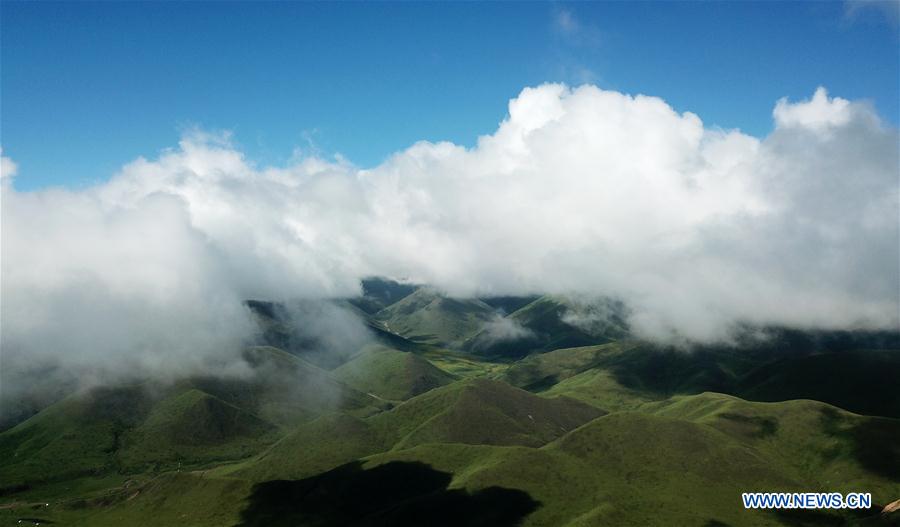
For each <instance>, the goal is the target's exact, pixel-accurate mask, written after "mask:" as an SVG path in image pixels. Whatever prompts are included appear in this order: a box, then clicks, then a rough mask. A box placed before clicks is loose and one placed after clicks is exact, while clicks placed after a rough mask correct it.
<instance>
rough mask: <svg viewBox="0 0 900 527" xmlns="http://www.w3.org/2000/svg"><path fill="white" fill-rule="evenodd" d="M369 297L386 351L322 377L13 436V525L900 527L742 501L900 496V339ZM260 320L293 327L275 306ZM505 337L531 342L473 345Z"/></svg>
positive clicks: (211, 383) (104, 391)
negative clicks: (634, 335) (677, 339)
mask: <svg viewBox="0 0 900 527" xmlns="http://www.w3.org/2000/svg"><path fill="white" fill-rule="evenodd" d="M367 287H368V289H366V295H365V296H366V298H367V300H366V301H365V302H362V303H360V302H356V301H354V302H353V304H354V306H355V307H353V308H352V309H353V310H355V311H354V312H355V313H356V315H358V316H359V317H360V319H361V320H362V323H364V324H368V327H369V328H370V329H371V332H372V334H373V337H374V338H373V342H378V343H379V344H375V343H372V344H370V345H367V346H365V347H363V349H362V350H359V349H358V348H359V346H357V348H356V349H353V350H342V351H341V353H340V357H339V358H338V359H336V360H335V361H334V365H330V366H328V367H327V368H323V367H321V366H320V365H316V364H313V363H311V362H310V361H308V360H305V359H304V358H302V355H301V356H299V357H298V356H297V355H295V354H292V353H289V352H286V351H283V350H281V349H277V348H274V347H267V346H259V347H253V348H250V349H248V350H247V351H246V353H245V354H244V355H243V357H242V359H243V362H244V364H243V365H241V368H237V369H236V370H237V371H239V372H240V373H239V374H234V375H224V376H223V375H205V376H191V377H184V378H181V379H177V380H173V381H171V382H166V383H161V382H150V381H148V382H145V383H142V384H134V385H123V386H107V387H98V388H94V389H92V390H86V391H82V392H79V393H76V394H74V395H71V396H69V397H66V398H64V399H62V400H60V401H58V402H56V403H55V404H53V405H51V406H49V407H47V408H45V409H43V410H42V411H41V412H39V413H37V414H36V415H34V416H33V417H31V418H30V419H28V420H26V421H24V422H22V423H20V424H18V425H17V426H15V427H13V428H11V429H9V430H6V431H5V432H2V433H0V525H6V524H16V525H18V524H19V523H18V521H19V520H23V523H24V522H29V521H30V522H31V523H34V522H35V521H40V522H41V523H49V522H55V523H56V524H59V525H90V526H100V527H103V526H106V525H115V526H117V527H121V526H123V525H141V526H153V525H161V526H169V525H191V526H210V527H212V526H223V525H227V526H247V527H249V526H262V525H265V526H267V527H269V526H277V525H318V526H343V525H369V526H388V525H390V526H395V525H401V526H402V525H415V526H418V525H484V526H492V527H493V526H501V527H503V526H510V527H511V526H513V525H524V526H547V527H550V526H552V527H558V526H568V527H580V526H593V525H615V526H620V525H621V526H632V525H633V526H655V525H659V526H663V525H665V526H669V525H697V526H701V527H716V526H718V527H721V526H724V525H727V526H731V527H740V526H747V527H753V526H757V525H775V526H778V525H783V526H797V525H804V526H805V525H809V526H813V525H882V524H886V523H889V522H895V523H896V522H900V519H898V517H900V513H896V514H894V515H893V516H891V517H887V516H885V517H883V518H882V517H879V516H878V514H877V512H878V511H877V510H874V509H873V510H869V511H860V512H857V513H855V514H854V513H851V512H845V511H792V512H790V513H781V514H778V513H774V512H766V511H747V510H744V509H743V507H742V506H741V502H740V493H741V492H746V491H778V490H789V491H791V490H797V491H840V492H848V491H862V492H871V493H872V494H873V497H874V499H875V502H876V503H877V504H879V505H884V504H886V503H888V502H891V501H893V500H895V499H897V498H900V441H898V438H900V420H898V419H896V418H893V416H898V415H900V391H898V390H896V389H895V388H894V385H895V384H896V382H895V379H894V377H896V371H897V366H898V365H900V352H898V351H893V350H891V349H888V348H887V347H889V346H894V345H896V341H895V340H892V338H883V337H884V336H883V335H863V336H859V335H843V334H826V333H821V334H813V335H808V334H800V333H796V332H789V331H785V332H782V333H778V332H776V334H775V336H773V337H771V338H769V339H767V340H759V339H756V338H755V337H754V338H750V337H747V339H744V340H742V339H740V338H739V339H737V342H736V343H735V344H734V345H730V346H705V347H693V348H691V349H682V348H671V347H661V346H655V345H651V344H649V343H646V342H640V341H636V340H623V339H622V337H623V335H624V334H625V333H624V329H623V327H624V326H623V325H622V324H620V323H619V322H620V321H619V320H617V318H616V317H617V316H618V314H619V311H618V307H620V306H616V305H614V304H608V305H603V304H593V305H592V304H589V303H585V302H575V301H571V300H567V299H562V298H558V297H541V298H537V299H525V300H523V299H515V298H501V299H489V302H482V301H480V300H458V299H448V298H445V297H443V296H442V295H440V294H438V293H436V292H435V291H434V290H431V289H428V288H416V287H413V286H403V285H402V284H396V283H387V285H385V284H381V283H374V282H373V284H369V286H367ZM523 304H525V305H523ZM376 308H378V311H377V313H376V315H375V316H372V315H370V313H371V312H373V311H374V310H375V309H376ZM253 309H254V310H255V311H256V312H258V314H259V315H260V317H262V319H263V320H264V321H265V320H268V321H269V322H272V323H273V324H278V323H281V322H278V321H277V320H276V319H277V313H275V311H274V310H277V304H268V303H257V304H255V305H254V307H253ZM510 310H514V312H513V313H512V314H510V315H508V316H507V317H506V318H502V319H498V316H500V315H499V313H501V312H502V311H506V312H509V311H510ZM267 313H268V314H267ZM497 320H502V321H504V322H503V324H506V325H504V326H502V327H501V326H497V327H493V328H492V327H491V324H495V325H496V322H497ZM273 321H274V322H273ZM509 324H512V325H511V326H510V325H509ZM498 328H499V329H500V330H504V331H509V330H510V328H512V330H514V331H512V332H511V333H509V334H513V335H520V336H521V335H528V338H530V339H531V341H528V342H530V344H529V343H528V342H526V341H527V339H525V340H522V339H519V340H515V339H513V340H511V341H507V342H506V344H509V345H510V347H509V348H496V347H493V348H478V346H475V347H474V348H472V347H470V348H469V349H473V350H474V349H475V348H478V349H477V351H478V352H477V353H470V352H466V351H465V349H462V348H465V347H466V346H471V345H472V343H475V342H476V341H478V339H479V338H483V337H484V336H485V332H486V331H496V330H498ZM269 329H272V328H271V327H270V328H269ZM281 330H284V331H293V329H292V328H281V329H278V328H277V327H276V328H275V329H274V330H273V331H274V333H273V334H277V333H278V332H279V331H281ZM495 336H496V335H495ZM501 340H502V339H501ZM463 343H466V344H463ZM879 343H881V344H879ZM494 344H496V342H495V343H494ZM576 344H578V345H576ZM580 344H589V345H580ZM864 344H872V346H871V347H872V348H877V349H868V348H869V347H868V346H864ZM876 344H877V345H876ZM492 345H493V344H492ZM879 346H881V347H880V348H879ZM523 355H524V356H523ZM348 358H349V360H347V359H348ZM323 364H324V363H323ZM332 366H333V368H332ZM728 394H730V395H728ZM739 397H743V398H739ZM748 399H750V400H748ZM812 399H816V400H812ZM754 401H756V402H754ZM854 412H856V413H854ZM863 414H867V415H863Z"/></svg>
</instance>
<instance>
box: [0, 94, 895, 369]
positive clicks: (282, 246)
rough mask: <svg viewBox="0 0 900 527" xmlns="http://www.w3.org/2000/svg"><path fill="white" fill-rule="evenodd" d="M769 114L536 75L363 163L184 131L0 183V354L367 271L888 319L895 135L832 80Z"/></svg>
mask: <svg viewBox="0 0 900 527" xmlns="http://www.w3.org/2000/svg"><path fill="white" fill-rule="evenodd" d="M774 116H775V121H776V128H775V130H774V131H773V133H772V134H771V135H769V136H768V137H766V138H763V139H758V138H754V137H751V136H748V135H745V134H742V133H740V132H738V131H721V130H714V129H712V130H711V129H706V128H705V127H704V126H703V123H702V122H701V120H700V118H699V117H698V116H696V115H694V114H691V113H678V112H676V111H675V110H673V109H672V108H671V107H670V106H668V105H667V104H666V103H665V102H664V101H663V100H661V99H658V98H655V97H647V96H641V95H638V96H634V97H632V96H628V95H624V94H621V93H617V92H614V91H604V90H600V89H598V88H596V87H593V86H582V87H579V88H575V89H570V88H568V87H566V86H562V85H554V84H548V85H543V86H538V87H535V88H528V89H525V90H523V91H522V93H521V94H520V95H519V96H518V97H517V98H515V99H513V100H512V101H511V102H510V107H509V117H508V118H507V119H506V120H505V121H504V122H502V123H501V124H500V125H499V127H498V129H497V131H496V132H495V133H493V134H492V135H488V136H484V137H481V138H480V139H479V140H478V144H477V146H475V147H474V148H471V149H466V148H463V147H460V146H457V145H453V144H450V143H436V144H435V143H427V142H421V143H417V144H415V145H413V146H411V147H409V148H408V149H406V150H404V151H401V152H398V153H396V154H395V155H393V156H392V157H391V158H389V159H388V160H387V161H386V162H385V163H383V164H381V165H379V166H377V167H374V168H371V169H367V170H361V169H359V168H357V167H355V166H353V165H351V164H349V163H347V162H346V161H343V160H337V161H329V160H324V159H320V158H316V157H306V158H302V159H298V160H296V162H293V163H292V164H290V165H289V166H286V167H257V166H255V165H254V164H253V163H251V162H249V161H248V160H247V159H246V158H245V156H244V155H243V154H242V153H241V152H240V151H238V150H237V149H236V148H234V147H233V146H232V145H231V144H230V143H229V142H228V140H227V138H224V137H214V136H203V135H202V134H199V135H198V134H189V135H187V136H185V137H184V138H183V140H182V141H181V143H180V144H179V146H178V148H175V149H172V150H168V151H165V152H163V153H162V154H161V155H160V156H159V157H158V158H156V159H150V160H148V159H138V160H136V161H134V162H132V163H130V164H128V165H126V166H125V167H123V168H122V170H121V171H120V172H119V173H118V174H117V175H116V176H115V177H114V178H113V179H112V180H111V181H109V182H108V183H104V184H101V185H98V186H95V187H92V188H88V189H84V190H71V191H70V190H60V189H55V190H45V191H39V192H17V191H16V190H14V187H13V186H11V185H4V186H3V209H2V220H3V253H2V276H3V282H2V287H3V307H4V309H3V350H4V360H5V361H7V360H11V359H9V357H12V356H13V355H14V354H17V355H18V356H19V357H26V356H27V357H30V358H34V357H41V356H45V357H53V358H55V359H59V358H62V359H63V360H64V361H65V362H66V363H68V364H75V365H79V366H84V367H87V366H89V365H90V362H91V360H95V359H96V357H98V356H102V357H109V359H108V362H110V363H112V362H115V361H118V362H120V363H127V364H131V365H134V366H135V367H142V368H153V367H162V366H161V365H165V364H169V363H171V362H173V361H181V360H182V359H186V360H187V361H188V362H192V361H193V362H197V361H202V360H204V358H208V357H215V356H218V354H219V353H221V352H222V350H226V349H233V348H235V347H236V346H237V343H239V342H240V341H241V339H242V338H243V337H245V336H246V335H247V334H248V332H250V331H251V330H252V327H251V326H250V325H249V322H248V320H247V318H246V313H245V312H244V311H243V310H242V308H241V307H240V304H239V301H240V300H241V299H244V298H275V299H281V298H294V297H324V296H339V295H351V294H355V293H356V292H358V284H357V280H358V279H359V278H360V277H363V276H369V275H386V276H393V277H402V278H408V279H411V280H414V281H419V282H425V283H430V284H434V285H436V286H438V287H440V288H442V289H444V290H447V291H449V292H451V293H453V294H456V295H473V294H476V293H478V294H516V293H526V292H528V293H531V292H548V293H562V294H567V293H571V292H578V293H580V294H586V295H610V296H613V297H616V298H621V299H623V300H624V301H626V302H627V303H628V304H629V307H630V312H631V313H632V318H631V323H632V325H633V327H634V328H635V329H636V330H637V331H638V332H640V333H641V334H642V335H644V336H650V337H655V338H674V337H677V338H689V339H695V340H701V341H708V340H715V339H720V338H725V337H727V335H728V331H729V329H730V328H731V327H732V326H733V325H734V324H736V323H743V322H746V323H752V324H784V325H790V326H796V327H821V328H890V329H897V326H898V316H900V315H898V298H897V292H898V290H900V279H898V267H897V262H898V258H900V255H898V221H897V218H898V186H897V174H898V134H897V131H896V130H893V129H890V128H886V127H885V126H884V125H883V124H882V123H881V122H880V121H879V120H878V118H877V116H876V115H875V114H874V113H873V111H872V109H871V107H870V106H868V105H866V104H864V103H859V102H853V101H846V100H843V99H838V98H835V99H829V98H828V97H827V94H826V93H825V91H824V90H819V91H817V92H816V94H815V95H814V96H813V98H812V99H811V100H810V101H806V102H799V103H791V102H788V101H786V100H781V101H779V102H778V104H777V105H776V108H775V112H774ZM12 166H13V165H12V164H11V161H9V160H7V159H6V158H4V161H3V171H4V174H6V173H12V169H11V168H9V167H12ZM4 179H6V178H5V177H4ZM86 350H93V351H91V352H90V353H89V352H87V351H86Z"/></svg>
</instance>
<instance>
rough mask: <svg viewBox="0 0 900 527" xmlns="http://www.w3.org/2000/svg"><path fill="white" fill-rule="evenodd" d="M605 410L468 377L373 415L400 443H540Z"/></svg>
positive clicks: (379, 426)
mask: <svg viewBox="0 0 900 527" xmlns="http://www.w3.org/2000/svg"><path fill="white" fill-rule="evenodd" d="M602 413H603V412H602V411H601V410H598V409H596V408H594V407H592V406H588V405H586V404H583V403H579V402H577V401H575V400H572V399H567V398H558V399H547V398H543V397H538V396H536V395H533V394H531V393H528V392H526V391H524V390H520V389H518V388H514V387H512V386H509V385H508V384H506V383H503V382H500V381H491V380H487V379H469V380H463V381H458V382H455V383H453V384H450V385H448V386H444V387H441V388H438V389H435V390H432V391H430V392H428V393H425V394H423V395H420V396H418V397H414V398H412V399H410V400H409V401H406V402H405V403H403V404H401V405H399V406H397V407H396V408H394V409H392V410H390V411H389V412H384V413H381V414H378V415H376V416H374V417H372V418H371V420H370V421H371V423H372V425H373V426H375V427H376V428H377V429H378V430H379V431H381V433H383V434H384V435H385V437H387V438H389V440H388V442H390V443H392V444H394V448H395V449H401V448H409V447H411V446H414V445H418V444H422V443H430V442H441V443H469V444H484V445H528V446H537V445H542V444H545V443H547V442H548V441H552V440H553V439H555V438H557V437H560V436H561V435H563V434H565V433H566V432H568V431H570V430H572V429H574V428H576V427H578V426H580V425H581V424H584V423H585V422H587V421H589V420H590V419H593V418H594V417H597V416H599V415H602Z"/></svg>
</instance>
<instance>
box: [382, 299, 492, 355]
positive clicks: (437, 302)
mask: <svg viewBox="0 0 900 527" xmlns="http://www.w3.org/2000/svg"><path fill="white" fill-rule="evenodd" d="M494 316H496V312H495V311H494V309H493V308H491V307H490V306H489V305H487V304H485V303H484V302H482V301H480V300H474V299H456V298H448V297H445V296H443V295H441V294H440V293H438V292H437V291H436V290H435V289H432V288H429V287H422V288H419V289H417V290H416V291H415V292H414V293H412V294H410V295H409V296H407V297H405V298H403V299H402V300H400V301H399V302H396V303H394V304H392V305H390V306H388V307H386V308H385V309H383V310H381V311H379V312H378V313H376V314H375V318H376V319H377V320H379V321H381V322H382V324H383V325H384V327H385V329H387V330H388V331H391V332H393V333H396V334H398V335H400V336H403V337H406V338H408V339H411V340H413V341H416V342H422V343H426V344H438V345H445V346H451V347H453V346H457V345H459V344H461V343H462V342H463V341H464V340H465V339H467V338H468V337H470V336H471V335H473V334H475V333H476V332H477V331H479V330H480V329H481V328H482V326H483V325H484V323H485V322H487V321H489V320H491V319H492V318H493V317H494Z"/></svg>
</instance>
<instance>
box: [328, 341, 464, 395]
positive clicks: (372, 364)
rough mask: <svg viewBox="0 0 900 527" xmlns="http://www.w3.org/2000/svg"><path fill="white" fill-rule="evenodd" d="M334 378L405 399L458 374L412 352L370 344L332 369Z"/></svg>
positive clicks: (441, 384)
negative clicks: (453, 373) (451, 372)
mask: <svg viewBox="0 0 900 527" xmlns="http://www.w3.org/2000/svg"><path fill="white" fill-rule="evenodd" d="M332 375H333V376H334V378H335V379H337V380H339V381H342V382H344V383H345V384H347V385H348V386H351V387H353V388H355V389H357V390H359V391H361V392H364V393H368V394H373V395H376V396H378V397H379V398H381V399H387V400H392V401H402V400H405V399H409V398H410V397H413V396H415V395H419V394H421V393H425V392H427V391H428V390H431V389H433V388H437V387H439V386H443V385H445V384H449V383H451V382H453V381H454V380H455V379H456V377H454V376H453V375H451V374H449V373H447V372H445V371H443V370H441V369H439V368H437V367H435V366H434V365H432V364H431V363H430V362H428V360H426V359H424V358H422V357H420V356H418V355H415V354H413V353H409V352H403V351H397V350H394V349H390V348H387V347H384V346H378V345H375V346H370V347H367V348H366V349H364V350H363V351H362V352H361V353H360V354H358V355H357V356H355V357H354V358H353V359H351V360H350V361H349V362H346V363H344V364H343V365H341V366H340V367H338V368H337V369H335V370H333V371H332Z"/></svg>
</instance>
